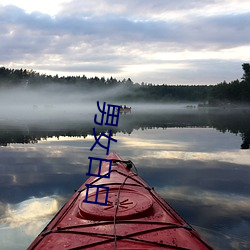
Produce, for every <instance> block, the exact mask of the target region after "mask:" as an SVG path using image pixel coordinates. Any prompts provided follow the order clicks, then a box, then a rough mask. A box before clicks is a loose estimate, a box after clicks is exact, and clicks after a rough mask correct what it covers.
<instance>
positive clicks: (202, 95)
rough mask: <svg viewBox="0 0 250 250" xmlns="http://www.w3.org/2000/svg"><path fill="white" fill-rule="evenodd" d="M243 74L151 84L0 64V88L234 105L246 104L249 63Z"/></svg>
mask: <svg viewBox="0 0 250 250" xmlns="http://www.w3.org/2000/svg"><path fill="white" fill-rule="evenodd" d="M242 69H243V72H244V73H243V76H242V78H241V80H239V79H236V80H233V81H231V82H229V83H227V82H225V81H224V82H222V83H218V84H216V85H168V84H162V85H153V84H151V83H144V82H142V83H140V84H139V83H134V82H133V81H132V80H131V79H130V78H128V79H123V80H122V81H121V80H117V79H115V78H113V77H112V76H111V77H110V78H107V79H105V78H104V77H102V78H98V77H91V78H87V77H86V76H85V75H82V76H67V77H65V76H62V77H59V76H58V75H55V76H51V75H47V74H40V73H38V72H36V71H34V70H26V69H9V68H5V67H0V88H2V89H8V88H11V89H13V88H22V89H33V90H35V89H39V88H43V87H50V86H53V85H56V86H57V87H60V88H62V89H63V87H65V86H66V87H70V88H72V89H76V90H77V91H82V92H83V93H89V92H91V91H95V90H97V91H99V92H100V91H109V92H113V93H114V94H113V95H111V98H110V99H112V101H117V100H119V101H126V102H157V103H169V102H180V101H182V102H196V103H199V105H198V108H218V107H219V108H230V109H232V108H237V107H239V106H243V107H249V105H250V64H249V63H244V64H242Z"/></svg>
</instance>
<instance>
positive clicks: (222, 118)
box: [0, 106, 250, 249]
mask: <svg viewBox="0 0 250 250" xmlns="http://www.w3.org/2000/svg"><path fill="white" fill-rule="evenodd" d="M95 113H97V112H92V111H91V112H86V113H84V114H77V116H72V117H71V116H70V115H69V114H68V113H67V114H64V115H63V116H61V117H60V118H59V117H58V116H57V117H56V119H53V114H52V113H50V116H43V118H42V119H39V118H38V117H32V118H30V119H27V118H25V119H21V118H19V119H13V118H11V117H10V118H8V119H7V118H5V119H2V120H0V144H1V147H0V159H1V161H0V190H1V191H0V242H1V247H0V248H1V249H25V248H26V247H27V246H28V245H29V244H30V243H31V241H32V240H33V239H34V238H35V237H36V236H37V234H38V233H39V232H40V231H41V230H42V228H43V227H44V226H45V225H46V224H47V223H48V222H49V221H50V219H51V218H52V217H53V215H54V214H55V213H56V212H57V211H58V210H59V208H60V207H61V206H62V205H63V204H64V202H65V201H66V200H67V199H68V198H69V197H70V196H71V195H72V193H73V191H74V190H75V189H77V188H78V187H79V186H80V185H81V184H82V183H83V182H84V181H85V180H86V178H87V176H86V172H87V170H88V163H89V161H88V157H89V156H96V157H100V158H104V157H105V150H104V149H102V148H100V147H98V146H96V147H95V149H94V150H93V151H92V152H91V151H90V148H91V146H92V145H93V143H94V137H93V136H92V129H93V127H95V128H96V129H97V130H98V131H99V132H101V131H107V130H108V129H112V131H113V133H114V138H115V139H117V143H114V142H111V151H116V152H117V153H118V154H120V155H121V156H122V157H123V158H124V159H130V160H132V161H133V162H134V164H135V165H136V167H137V169H138V172H139V175H140V176H141V177H142V178H143V179H144V180H145V181H146V182H147V183H148V184H149V185H151V186H153V187H155V190H156V191H157V192H158V193H159V194H160V195H161V196H162V197H163V198H164V199H165V200H166V201H167V202H168V203H169V204H170V205H171V206H172V207H174V208H175V210H176V211H177V212H178V213H179V214H181V215H182V217H184V218H185V219H186V220H187V221H188V222H189V223H190V224H191V225H192V226H194V227H195V228H196V229H197V230H198V232H199V233H200V234H201V235H202V236H203V237H204V238H205V239H206V240H207V241H208V242H209V243H210V244H211V245H212V246H213V247H214V248H215V249H250V184H249V183H250V150H249V149H247V148H249V141H250V111H249V110H198V109H190V110H189V109H186V108H185V107H181V106H179V107H174V106H172V107H169V106H162V107H157V109H150V108H148V107H144V108H141V107H135V108H134V109H133V110H132V112H131V113H128V114H122V115H121V116H120V120H119V126H118V128H115V127H111V128H108V127H102V126H97V125H96V124H94V114H95ZM243 148H244V149H243Z"/></svg>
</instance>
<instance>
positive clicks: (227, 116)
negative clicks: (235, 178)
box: [0, 110, 250, 149]
mask: <svg viewBox="0 0 250 250" xmlns="http://www.w3.org/2000/svg"><path fill="white" fill-rule="evenodd" d="M249 113H250V110H245V111H244V110H187V111H185V110H183V111H181V112H180V111H178V112H174V111H161V112H160V111H158V112H143V113H142V112H141V113H140V112H132V113H130V114H127V115H125V116H120V120H119V126H118V127H106V126H98V125H96V124H95V123H94V121H89V122H85V123H82V122H78V123H76V122H74V123H73V122H72V123H68V124H62V123H52V122H51V123H49V124H46V128H45V129H41V126H39V125H37V126H34V125H33V126H31V125H30V126H28V125H26V126H25V129H24V128H22V127H16V128H13V127H12V128H11V129H10V128H9V127H8V126H7V125H5V126H3V125H2V126H0V145H1V146H7V145H8V144H11V143H37V142H38V141H39V140H41V139H47V138H52V137H58V138H59V136H69V137H86V136H87V135H93V127H95V129H96V131H97V133H98V134H99V133H101V132H108V130H109V129H111V130H112V132H113V134H116V133H118V132H121V133H125V134H131V133H132V132H133V130H137V129H152V128H173V127H179V128H180V127H183V128H184V127H210V128H215V129H217V130H219V131H221V132H223V133H224V132H226V131H228V132H231V133H234V134H240V135H241V137H242V140H243V142H242V145H241V148H242V149H248V148H249V145H250V115H249ZM27 127H28V129H27ZM42 127H43V128H44V124H43V126H42Z"/></svg>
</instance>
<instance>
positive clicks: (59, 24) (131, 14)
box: [0, 0, 250, 84]
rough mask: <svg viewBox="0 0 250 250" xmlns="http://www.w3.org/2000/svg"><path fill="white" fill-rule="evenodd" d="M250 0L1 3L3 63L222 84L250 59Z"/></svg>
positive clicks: (6, 0) (139, 78) (54, 71)
mask: <svg viewBox="0 0 250 250" xmlns="http://www.w3.org/2000/svg"><path fill="white" fill-rule="evenodd" d="M249 23H250V1H249V0H241V1H238V0H216V1H215V0H202V1H201V0H177V1H174V0H126V1H117V0H71V1H70V0H50V1H48V0H43V1H34V0H30V1H29V0H22V1H20V0H0V66H4V67H8V68H18V69H19V68H25V69H33V70H35V71H38V72H40V73H47V74H52V75H55V74H58V75H59V76H62V75H65V76H66V75H83V74H85V75H86V76H88V77H91V76H98V77H102V76H104V77H110V76H113V77H116V78H117V79H121V80H122V79H123V78H128V77H130V78H131V79H132V80H133V81H134V82H139V83H141V82H148V83H149V82H150V83H154V84H163V83H164V84H216V83H219V82H221V81H223V80H226V81H231V80H234V79H237V78H238V79H239V78H241V76H242V74H243V72H242V68H241V65H242V63H244V62H249V61H250V26H249Z"/></svg>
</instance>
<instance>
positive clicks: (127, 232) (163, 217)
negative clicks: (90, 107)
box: [28, 153, 212, 250]
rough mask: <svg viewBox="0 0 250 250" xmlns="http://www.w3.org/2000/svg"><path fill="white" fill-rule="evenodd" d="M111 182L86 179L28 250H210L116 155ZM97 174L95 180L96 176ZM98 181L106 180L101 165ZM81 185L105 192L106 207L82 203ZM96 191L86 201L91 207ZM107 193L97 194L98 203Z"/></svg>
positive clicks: (106, 168)
mask: <svg viewBox="0 0 250 250" xmlns="http://www.w3.org/2000/svg"><path fill="white" fill-rule="evenodd" d="M107 159H110V160H112V167H111V172H110V178H101V177H96V176H91V177H90V178H89V179H88V180H87V181H86V182H85V183H84V184H83V185H82V186H81V187H80V188H79V189H78V190H77V191H76V192H75V193H74V195H73V196H72V198H71V199H70V200H69V201H68V202H67V203H66V204H65V205H64V207H63V208H62V209H61V210H60V211H59V212H58V213H57V215H56V216H55V217H54V218H53V219H52V221H51V222H50V223H49V224H48V225H47V226H46V227H45V229H44V230H43V231H42V232H41V234H39V235H38V237H37V238H36V239H35V240H34V242H33V243H32V244H31V245H30V247H29V248H28V249H100V248H103V249H105V250H106V249H124V250H125V249H130V250H131V249H144V250H145V249H150V250H151V249H212V248H211V247H210V246H209V245H207V243H206V242H204V241H203V240H202V239H201V237H200V236H199V234H198V233H197V232H196V231H195V230H194V229H193V228H192V227H191V226H190V225H189V224H187V222H185V221H184V219H182V218H181V217H180V216H179V215H178V214H177V213H176V212H175V211H174V210H173V208H171V206H170V205H169V204H167V203H166V202H165V201H164V200H163V199H162V198H161V197H160V196H159V195H158V194H157V193H156V192H155V191H154V190H153V189H152V188H151V187H150V186H148V185H147V183H145V182H144V181H143V180H142V179H141V178H140V177H138V175H137V174H136V173H135V172H133V171H132V170H131V162H129V161H128V162H126V161H124V160H123V159H122V158H120V157H119V156H118V155H117V154H116V153H111V154H109V155H108V157H107ZM98 171H99V170H98V169H97V170H96V171H95V172H94V174H97V173H98ZM101 173H102V175H104V176H105V175H108V174H109V166H108V164H107V163H106V162H103V163H102V165H101ZM86 184H87V185H100V186H104V187H109V192H108V198H107V205H98V204H92V203H86V202H84V201H85V199H86V192H87V189H86ZM96 192H97V190H96V189H95V188H89V190H88V200H89V201H90V202H91V201H93V202H94V201H95V199H96ZM105 195H106V192H105V191H104V190H101V191H99V193H98V201H99V200H103V199H105Z"/></svg>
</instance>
